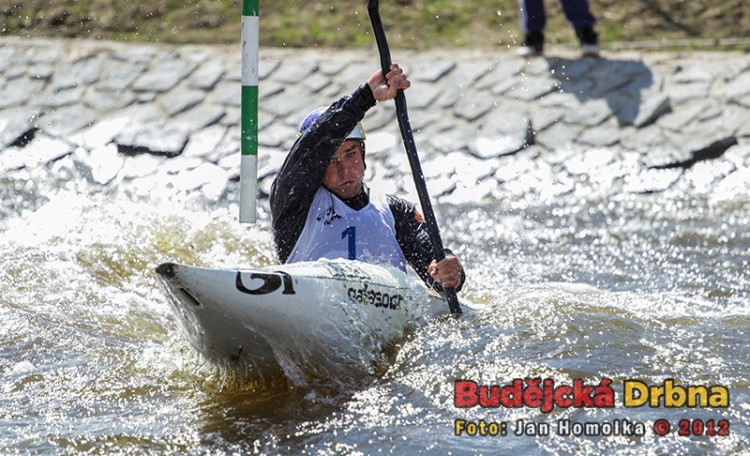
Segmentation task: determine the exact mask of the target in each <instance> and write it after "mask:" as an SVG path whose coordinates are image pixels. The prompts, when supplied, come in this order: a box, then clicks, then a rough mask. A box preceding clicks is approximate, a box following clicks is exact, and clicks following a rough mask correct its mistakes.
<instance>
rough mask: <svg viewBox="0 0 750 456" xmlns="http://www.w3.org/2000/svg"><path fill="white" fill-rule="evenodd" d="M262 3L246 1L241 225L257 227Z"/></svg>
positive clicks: (243, 60) (243, 54)
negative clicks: (260, 11)
mask: <svg viewBox="0 0 750 456" xmlns="http://www.w3.org/2000/svg"><path fill="white" fill-rule="evenodd" d="M258 3H259V0H242V115H241V123H242V125H241V132H242V138H241V140H240V150H241V153H242V162H241V163H240V223H255V215H256V204H257V190H258V47H259V45H258V36H259V34H258V28H259V27H258V26H259V21H258Z"/></svg>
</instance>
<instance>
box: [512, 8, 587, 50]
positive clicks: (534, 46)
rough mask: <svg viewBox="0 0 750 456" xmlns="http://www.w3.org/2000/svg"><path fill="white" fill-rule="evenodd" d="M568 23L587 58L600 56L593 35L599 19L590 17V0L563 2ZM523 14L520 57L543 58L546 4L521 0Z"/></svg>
mask: <svg viewBox="0 0 750 456" xmlns="http://www.w3.org/2000/svg"><path fill="white" fill-rule="evenodd" d="M560 3H562V7H563V11H564V12H565V17H566V18H567V19H568V22H570V24H571V25H572V26H573V28H574V29H575V32H576V36H577V37H578V40H579V41H580V43H581V51H582V53H583V56H584V57H596V56H598V55H599V37H598V36H597V34H596V32H595V31H594V24H595V23H596V17H594V15H593V14H591V10H590V9H589V2H588V0H560ZM518 4H519V8H520V13H521V32H523V34H524V35H525V39H524V42H523V44H522V45H521V47H520V48H519V49H518V54H519V55H521V56H523V57H533V56H537V55H542V54H544V27H545V26H546V25H547V16H546V13H545V11H544V0H518Z"/></svg>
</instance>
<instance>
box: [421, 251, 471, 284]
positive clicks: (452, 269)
mask: <svg viewBox="0 0 750 456" xmlns="http://www.w3.org/2000/svg"><path fill="white" fill-rule="evenodd" d="M462 270H463V267H462V266H461V262H460V261H458V258H457V257H455V256H453V255H448V256H446V257H445V258H443V259H442V260H440V262H437V261H435V260H432V262H431V263H430V265H429V266H428V267H427V272H428V273H429V274H430V276H431V277H432V278H433V279H435V280H436V281H437V282H438V283H439V284H440V285H442V286H443V288H455V287H457V286H458V285H459V284H460V283H461V271H462Z"/></svg>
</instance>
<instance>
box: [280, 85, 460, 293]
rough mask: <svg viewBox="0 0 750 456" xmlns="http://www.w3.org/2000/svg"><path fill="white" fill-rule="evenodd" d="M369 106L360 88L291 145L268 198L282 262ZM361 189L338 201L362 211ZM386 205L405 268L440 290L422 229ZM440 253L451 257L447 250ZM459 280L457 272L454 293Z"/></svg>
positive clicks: (395, 200) (399, 206)
mask: <svg viewBox="0 0 750 456" xmlns="http://www.w3.org/2000/svg"><path fill="white" fill-rule="evenodd" d="M373 106H375V98H374V96H373V94H372V90H371V89H370V87H369V86H368V85H367V84H363V85H362V86H360V87H358V88H357V90H355V91H354V92H353V93H352V94H351V95H347V96H344V97H342V98H340V99H339V100H337V101H336V102H334V103H333V104H332V105H331V106H330V107H329V108H328V109H327V110H326V111H325V112H323V113H322V114H320V116H319V117H318V118H317V120H316V121H315V122H314V123H313V124H312V125H310V127H308V128H307V130H305V131H304V133H303V134H302V136H300V137H299V138H298V139H297V141H296V142H295V143H294V145H293V146H292V149H291V151H290V152H289V155H288V156H287V158H286V160H285V161H284V164H283V165H282V166H281V169H280V170H279V173H278V175H277V176H276V179H275V180H274V182H273V185H272V187H271V197H270V203H271V219H272V228H273V236H274V242H275V244H276V252H277V254H278V256H279V260H280V261H281V262H282V263H286V261H287V259H288V258H289V256H290V254H291V252H292V250H293V249H294V246H295V244H296V243H297V240H298V239H299V237H300V235H301V234H302V230H303V229H304V227H305V222H306V220H307V214H308V211H309V210H310V206H311V205H312V202H313V199H314V197H315V192H316V191H317V190H318V188H320V186H321V185H323V178H324V176H325V173H326V169H327V168H328V165H329V164H330V162H331V157H332V156H333V154H334V153H335V152H336V150H337V149H338V148H339V146H341V144H343V142H344V140H345V139H346V137H347V136H348V135H349V133H350V132H351V131H352V130H353V129H354V127H355V126H356V125H357V122H360V121H361V120H362V119H363V118H364V116H365V113H366V112H367V110H369V109H370V108H372V107H373ZM363 187H364V188H363V191H362V193H360V194H359V195H357V196H356V197H354V198H351V199H349V200H344V203H345V204H347V205H348V206H349V207H351V208H353V209H355V210H359V209H362V208H363V207H365V206H366V205H367V204H368V203H369V202H370V196H369V191H368V189H367V187H365V186H363ZM387 201H388V206H389V207H390V209H391V212H392V213H393V218H394V220H395V223H396V227H395V228H396V240H397V242H398V244H399V246H400V247H401V250H402V251H403V252H404V255H405V256H406V260H407V261H408V263H409V265H411V267H412V268H414V270H415V271H416V272H417V274H419V276H420V277H421V278H422V280H424V281H425V283H427V284H428V285H429V286H431V287H433V288H435V289H437V290H439V291H442V290H441V287H440V285H439V284H436V283H435V281H434V279H433V278H432V277H430V275H429V274H428V273H427V267H428V266H429V264H430V262H431V261H432V260H433V258H434V255H433V248H432V241H431V240H430V235H429V231H428V230H427V224H426V223H425V222H424V220H423V218H422V216H421V215H420V214H419V212H418V211H417V209H416V207H415V206H414V204H412V203H410V202H409V201H406V200H404V199H402V198H399V197H397V196H393V195H387ZM446 253H447V254H451V252H450V251H449V250H447V249H446ZM465 279H466V277H465V274H464V273H463V271H462V273H461V284H460V285H459V286H458V287H457V290H459V289H460V288H461V286H462V285H463V283H464V281H465Z"/></svg>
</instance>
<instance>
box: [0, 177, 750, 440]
mask: <svg viewBox="0 0 750 456" xmlns="http://www.w3.org/2000/svg"><path fill="white" fill-rule="evenodd" d="M28 174H29V176H28V177H33V176H32V174H33V175H34V176H36V177H37V178H38V179H39V180H38V181H35V182H33V183H32V184H23V185H21V183H20V182H21V180H22V178H23V179H25V177H23V176H21V177H18V176H20V174H18V172H17V173H16V177H18V180H17V181H13V184H12V186H11V187H12V189H13V190H12V191H11V193H13V194H15V193H14V192H16V190H19V189H20V190H23V192H22V194H28V195H35V196H34V198H25V197H22V198H21V200H16V199H5V197H4V200H3V209H4V212H3V214H4V218H3V220H2V222H1V223H0V229H2V236H0V248H1V249H2V251H3V252H4V253H3V256H2V258H1V259H0V319H2V321H3V324H2V325H0V392H2V395H1V396H0V452H3V453H14V452H21V453H31V452H34V453H40V454H60V453H63V454H68V453H77V452H88V453H92V454H104V453H107V454H109V453H130V454H142V453H149V452H157V453H162V454H206V453H211V454H232V453H237V452H238V453H251V452H258V453H261V454H262V453H265V454H341V453H352V454H357V453H361V454H372V453H376V452H385V453H387V452H393V453H397V454H406V453H413V454H446V453H448V452H452V453H453V454H494V453H496V452H497V451H503V452H507V453H516V454H522V453H523V454H580V453H582V452H585V453H587V454H612V453H613V452H616V453H617V454H664V453H669V454H694V453H709V452H710V453H714V454H716V453H718V454H732V453H739V452H741V451H743V449H747V448H748V447H750V441H749V440H750V433H749V432H748V429H750V409H748V407H747V406H744V405H743V404H746V403H748V402H750V387H749V386H748V382H747V374H748V358H747V353H749V352H750V337H748V336H749V335H750V334H748V329H747V328H749V327H750V315H748V314H749V313H750V306H749V305H748V303H749V302H750V301H749V299H750V285H749V283H750V282H748V280H749V279H748V276H747V272H746V270H745V269H746V265H747V264H748V261H750V234H748V232H747V230H746V227H747V226H748V221H749V220H750V213H749V212H748V209H749V208H750V205H748V199H747V197H746V196H743V195H739V196H738V195H736V194H731V193H724V196H722V197H718V196H716V195H697V196H696V195H694V196H691V197H687V196H684V195H680V194H662V195H632V194H629V195H622V196H618V197H615V198H608V199H607V200H598V199H597V198H596V197H595V196H592V193H587V196H586V197H585V198H581V197H580V195H581V194H582V193H580V192H579V191H573V192H571V193H568V194H566V196H560V197H558V198H552V200H550V201H540V200H534V199H529V198H519V199H515V198H514V197H513V196H512V195H513V194H512V189H509V190H508V189H506V190H507V191H508V192H510V193H505V194H503V195H501V197H500V198H498V200H497V201H496V202H495V203H494V204H489V203H488V204H476V203H468V202H466V201H464V202H463V203H462V205H461V206H450V205H443V206H438V207H437V209H438V214H439V218H440V221H441V226H442V229H443V233H444V235H443V238H444V239H443V240H444V243H445V244H446V246H449V247H451V248H453V249H454V251H455V252H456V253H457V254H458V255H459V256H460V257H461V258H462V261H463V262H464V265H465V266H466V268H467V273H468V276H469V280H468V281H467V284H466V287H465V290H464V291H463V292H462V294H461V295H462V299H465V300H468V301H472V302H474V303H477V304H478V305H479V306H478V307H480V309H479V310H475V311H471V312H467V313H466V315H464V316H463V317H461V318H458V319H455V318H450V317H448V318H437V319H429V320H427V321H423V322H421V323H420V324H418V325H416V326H415V327H414V328H413V329H412V330H411V331H410V332H408V334H407V335H406V337H405V338H404V339H403V340H401V341H400V342H399V343H398V344H397V345H396V346H394V347H389V348H388V349H387V350H386V351H385V352H384V353H382V354H378V355H377V356H380V357H382V359H381V358H378V359H375V363H374V365H375V366H376V367H375V368H374V369H372V371H371V372H366V373H360V374H358V375H357V376H355V377H356V378H355V380H356V381H354V382H353V383H348V384H341V383H336V382H332V383H331V384H335V385H336V386H335V387H334V388H321V387H316V386H314V385H304V384H302V383H300V384H297V385H295V384H294V383H293V382H290V381H288V379H287V380H284V379H278V380H276V381H275V382H274V384H273V385H271V386H270V387H269V385H263V387H261V388H258V385H254V384H251V383H249V382H248V381H247V377H246V376H243V374H242V372H234V371H232V370H230V369H226V368H219V367H217V366H214V365H212V364H210V363H207V362H206V361H205V360H202V359H201V358H200V357H199V356H197V354H196V353H195V352H194V350H193V349H192V348H191V347H190V346H189V345H188V344H187V342H186V341H185V339H184V338H183V337H182V336H181V334H180V333H179V330H178V326H177V324H176V322H175V319H174V317H173V315H172V314H171V313H170V311H169V308H168V306H167V305H166V300H165V297H164V296H163V294H162V293H161V290H160V289H159V287H158V286H157V282H156V278H155V277H154V274H153V268H154V267H155V266H156V265H158V264H160V263H162V262H166V261H172V262H177V263H187V264H195V265H203V266H211V267H219V266H228V267H235V266H243V265H247V266H264V265H268V264H273V263H275V255H274V253H273V247H272V242H271V236H270V229H269V222H268V218H267V214H261V221H260V223H259V224H258V225H256V226H242V225H239V224H238V223H237V221H236V207H234V206H232V205H231V204H221V205H218V206H204V205H202V204H198V203H199V202H200V201H201V200H200V199H199V198H194V197H193V196H191V194H189V192H185V191H183V190H178V189H173V192H172V193H169V192H165V194H164V195H156V197H155V198H154V199H153V200H152V201H145V200H142V199H141V198H142V196H139V195H118V194H117V192H108V191H103V190H96V191H94V190H92V189H91V188H90V187H88V186H87V185H84V184H81V183H59V182H57V181H55V183H50V182H49V181H48V180H45V179H49V176H48V175H47V174H46V173H42V174H39V172H37V171H29V172H28ZM3 185H5V184H3ZM155 185H156V184H155ZM4 188H6V189H7V188H9V187H7V186H6V187H4ZM588 188H589V189H590V187H588ZM24 192H25V193H24ZM5 194H6V193H3V195H5ZM732 195H734V196H732ZM6 203H7V204H6ZM474 307H476V306H474ZM295 362H297V361H295ZM334 374H335V373H334ZM529 377H540V378H553V379H554V380H555V381H556V382H558V383H560V384H563V383H569V382H570V381H572V380H573V379H576V378H583V379H586V380H587V381H589V382H591V383H595V382H598V381H599V380H600V379H602V378H605V377H606V378H609V379H612V380H613V382H614V384H615V385H616V386H615V390H616V394H617V395H620V394H622V382H623V381H624V380H626V379H631V378H638V379H641V380H643V381H645V382H647V383H649V384H659V383H661V382H663V381H664V379H665V378H674V379H675V380H676V381H677V382H679V383H680V384H698V385H707V384H719V385H724V386H726V387H727V388H728V389H729V391H730V394H731V405H730V407H728V408H726V409H715V408H706V409H698V410H693V409H677V410H669V409H665V408H663V407H659V408H653V409H652V408H649V407H645V408H635V409H624V408H623V407H622V406H621V405H620V404H618V406H617V407H616V408H615V409H614V410H591V409H575V408H571V409H556V410H554V411H552V412H551V413H549V414H544V413H541V412H540V411H539V410H538V409H533V408H521V409H505V408H499V409H489V410H488V409H481V408H472V409H458V408H456V407H455V406H454V405H453V388H454V384H453V381H454V380H456V379H461V378H464V379H471V380H474V381H477V382H480V383H489V384H496V383H497V384H506V383H507V382H508V381H510V380H511V379H514V378H529ZM665 417H666V418H668V419H670V421H671V422H672V423H673V425H674V423H676V421H677V420H678V419H680V418H683V417H686V418H696V417H701V418H704V419H708V418H714V419H720V418H725V419H728V420H730V422H731V426H732V427H731V430H732V433H731V435H730V436H728V437H725V438H721V439H718V438H680V437H677V436H676V435H670V436H668V437H663V438H662V437H657V436H655V435H654V434H653V432H648V433H647V435H646V436H643V437H638V438H634V437H625V436H610V437H606V438H601V437H600V438H593V437H586V436H555V435H553V436H548V437H528V436H527V437H513V438H510V437H508V438H505V439H504V440H498V439H493V438H466V437H456V436H455V435H454V433H453V423H454V420H456V419H458V418H464V419H487V420H492V421H497V422H500V421H507V422H509V423H515V422H516V420H519V419H523V420H527V421H535V422H550V423H555V422H556V421H557V420H559V419H571V420H577V421H607V420H609V421H611V420H613V419H618V418H623V419H625V418H626V419H629V420H631V421H644V422H646V423H647V424H648V425H649V426H650V425H651V424H652V423H653V422H654V421H655V420H656V419H659V418H665Z"/></svg>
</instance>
